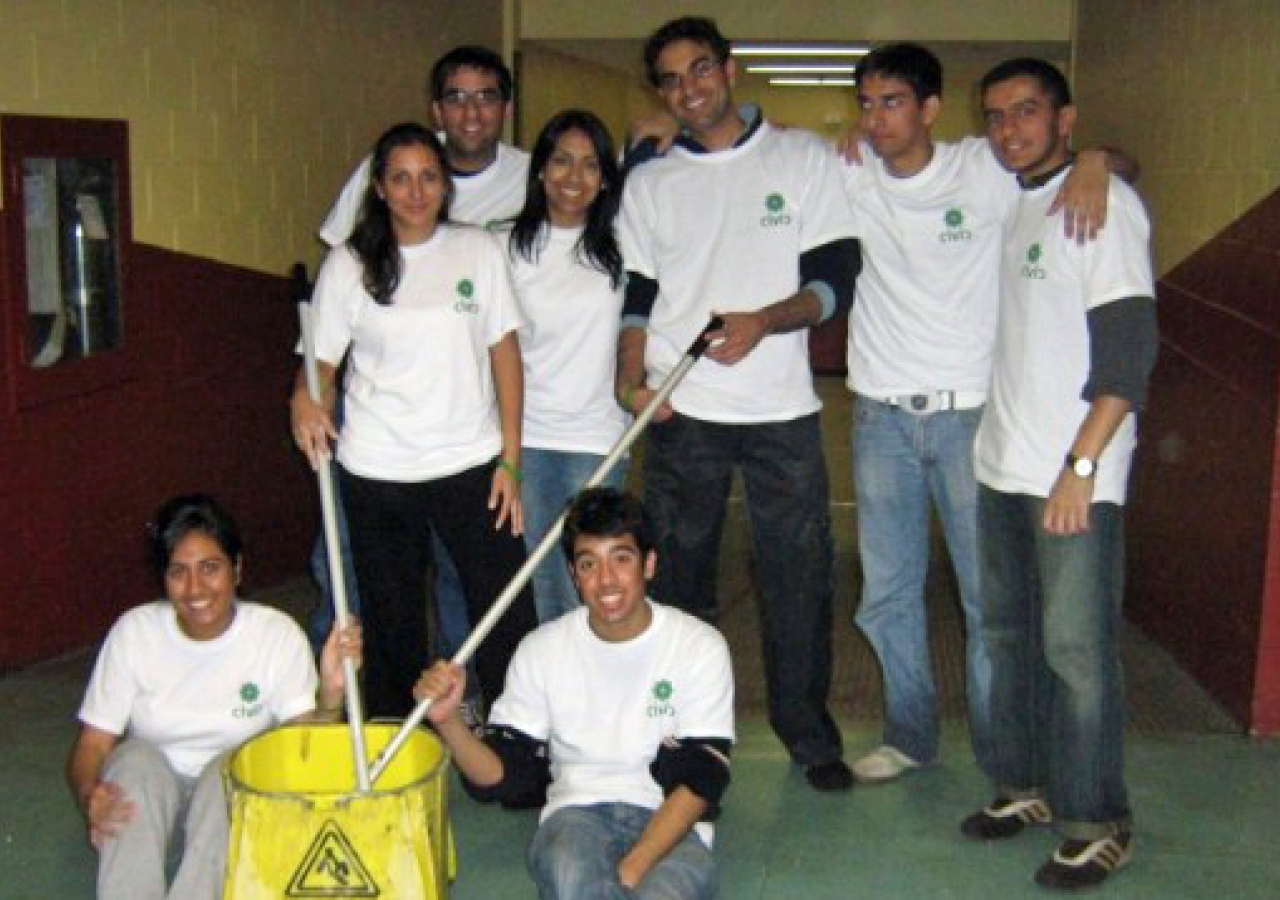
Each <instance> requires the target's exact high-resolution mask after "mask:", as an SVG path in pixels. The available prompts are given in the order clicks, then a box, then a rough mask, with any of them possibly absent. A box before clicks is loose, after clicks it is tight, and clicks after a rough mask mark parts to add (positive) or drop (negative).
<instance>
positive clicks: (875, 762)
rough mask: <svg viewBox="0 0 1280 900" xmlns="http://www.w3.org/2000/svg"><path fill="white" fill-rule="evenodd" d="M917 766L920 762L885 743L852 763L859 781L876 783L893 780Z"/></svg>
mask: <svg viewBox="0 0 1280 900" xmlns="http://www.w3.org/2000/svg"><path fill="white" fill-rule="evenodd" d="M918 768H920V763H918V762H916V761H915V760H914V759H912V758H911V757H910V756H907V754H905V753H903V752H902V751H901V750H899V749H898V748H897V747H890V746H889V745H888V744H885V745H884V746H882V747H878V748H876V749H875V750H872V751H871V752H870V753H868V754H867V755H866V756H864V757H862V759H860V760H858V761H857V762H856V763H854V764H853V774H854V776H855V777H856V778H857V779H858V780H859V781H862V782H865V783H867V784H876V783H879V782H882V781H893V779H895V778H897V777H898V776H899V775H901V774H902V773H903V772H909V771H911V770H912V769H918Z"/></svg>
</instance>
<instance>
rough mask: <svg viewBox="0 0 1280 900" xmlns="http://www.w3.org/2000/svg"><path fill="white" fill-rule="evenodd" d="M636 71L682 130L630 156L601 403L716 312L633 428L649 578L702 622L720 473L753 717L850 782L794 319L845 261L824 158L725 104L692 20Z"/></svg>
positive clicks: (721, 58)
mask: <svg viewBox="0 0 1280 900" xmlns="http://www.w3.org/2000/svg"><path fill="white" fill-rule="evenodd" d="M645 63H646V67H647V69H648V72H649V78H650V81H651V82H652V84H653V85H654V87H655V88H657V90H658V94H659V95H660V97H661V99H662V101H663V102H664V104H665V105H666V108H667V111H668V112H669V113H670V114H671V115H672V116H673V117H674V118H675V119H676V120H677V121H678V122H679V123H680V125H681V126H682V128H683V129H684V134H683V135H682V136H681V137H680V138H679V139H678V140H677V142H676V144H675V146H674V147H673V148H672V150H671V151H670V152H668V153H667V155H666V156H665V157H663V158H662V159H657V160H654V161H652V162H648V163H645V164H644V165H643V166H640V167H638V168H636V169H634V170H633V171H632V173H631V175H630V176H629V177H628V180H627V183H626V186H625V188H624V194H623V202H622V211H621V215H620V216H619V220H618V238H619V243H620V245H621V247H622V253H623V258H624V260H625V262H626V268H627V279H628V280H627V289H626V297H625V299H624V306H623V323H622V324H623V327H622V332H621V335H620V339H619V354H618V376H617V378H618V384H617V388H618V400H619V402H620V403H621V404H622V405H623V406H624V407H625V408H626V409H628V410H629V411H631V412H638V411H639V410H640V409H642V408H643V406H644V404H645V403H646V402H647V401H648V400H649V399H650V398H651V397H652V396H653V394H654V392H655V390H656V388H657V387H658V386H659V385H660V384H661V383H662V381H663V380H664V379H665V378H666V377H667V376H668V375H669V374H670V372H671V371H672V369H673V367H674V366H675V365H676V363H677V360H678V359H679V358H680V356H681V355H682V353H683V352H684V349H685V348H686V347H688V346H689V344H690V343H691V342H692V341H693V340H694V338H696V337H697V335H698V334H699V333H700V332H701V331H702V330H703V329H704V328H706V326H707V322H708V320H709V319H710V317H711V315H712V314H713V313H715V314H717V315H719V316H720V317H721V319H722V320H723V325H722V326H721V327H719V328H717V329H716V330H714V331H712V332H710V333H709V337H710V338H711V340H712V345H711V348H710V349H709V350H708V351H707V353H706V354H705V356H704V357H703V359H702V360H701V361H700V362H699V363H698V365H696V366H694V367H693V368H692V369H690V370H689V373H688V374H687V375H686V376H685V377H684V379H683V380H682V381H681V382H680V384H679V386H678V387H677V388H676V389H675V392H674V393H673V394H672V395H671V401H670V404H668V405H667V406H665V407H664V408H663V409H661V410H660V411H659V412H658V415H657V416H656V417H655V421H654V424H653V425H652V426H651V427H650V429H649V432H648V435H647V443H646V448H645V459H644V490H645V503H646V505H647V506H648V508H649V510H650V512H651V513H652V514H653V516H654V519H655V523H656V527H657V529H658V547H659V571H658V575H657V580H656V581H655V589H654V591H655V595H656V596H657V597H659V598H660V599H661V600H663V601H664V602H667V603H670V604H672V605H673V606H677V607H679V608H680V609H684V610H686V611H689V612H693V613H695V614H696V615H698V616H700V617H701V618H704V619H707V620H713V619H714V618H715V617H716V615H717V614H718V611H719V610H718V605H717V597H716V564H717V558H718V554H719V545H720V535H721V530H722V526H723V522H724V514H725V507H726V503H727V500H728V493H729V485H730V482H731V480H732V477H733V472H734V470H735V469H738V470H739V471H740V472H741V474H742V479H743V483H744V485H745V487H746V500H747V514H748V516H749V518H750V522H751V527H752V533H753V537H754V549H755V562H756V566H755V574H756V576H757V581H758V584H759V587H760V600H761V626H762V627H761V631H762V637H763V643H764V658H765V677H766V680H767V689H768V697H769V720H770V724H771V725H772V726H773V728H774V730H775V731H776V732H777V734H778V736H779V737H780V738H781V739H782V741H783V743H784V744H785V745H786V747H787V750H788V751H789V753H790V755H791V758H792V759H793V760H794V761H795V762H796V763H798V764H800V765H802V766H804V767H805V775H806V777H807V779H808V781H809V783H810V784H811V785H812V786H813V787H814V788H816V789H819V790H844V789H847V788H849V787H850V786H851V785H852V783H853V776H852V773H850V771H849V769H848V767H847V766H846V765H845V763H844V762H843V760H842V759H841V756H842V752H843V749H842V746H841V738H840V732H839V729H838V728H837V727H836V724H835V722H834V720H833V719H832V717H831V715H830V712H829V711H828V708H827V700H828V694H829V691H830V682H831V625H832V621H831V619H832V585H831V561H832V540H831V517H830V504H829V497H828V486H827V471H826V462H825V460H824V458H823V452H822V438H821V428H820V424H819V421H818V410H819V408H820V406H821V403H820V402H819V400H818V397H817V394H816V393H815V391H814V387H813V376H812V373H811V372H810V369H809V358H808V344H807V338H808V333H807V331H808V328H809V326H810V325H814V324H817V323H818V322H821V321H823V320H825V319H827V318H830V317H831V316H832V315H835V314H836V313H837V311H838V310H842V309H846V308H847V305H848V303H849V302H850V301H851V300H852V293H853V279H854V276H855V274H856V266H855V265H854V264H853V259H854V258H856V252H857V249H856V241H854V240H853V221H852V216H851V214H850V212H849V209H848V205H847V204H846V203H845V202H844V198H843V193H842V190H841V185H840V181H839V178H840V176H839V171H838V169H837V168H836V166H837V161H836V159H835V157H834V155H833V154H832V153H831V151H830V149H829V148H828V147H827V146H826V145H824V144H823V143H822V141H821V140H820V139H818V138H817V137H816V136H815V135H812V134H809V133H807V132H804V131H801V130H798V129H788V130H786V131H779V130H777V129H774V128H772V127H771V126H770V125H769V124H768V123H767V122H765V121H763V119H762V118H761V116H760V115H759V110H756V109H754V108H751V109H748V110H746V113H747V116H746V117H745V118H744V116H743V115H742V111H740V110H739V109H738V108H737V107H736V106H734V104H733V98H732V93H731V86H732V83H733V80H734V78H735V76H736V68H735V64H734V62H733V60H732V59H731V58H730V56H729V43H728V41H726V40H725V39H724V37H723V36H722V35H721V34H720V33H719V31H718V30H717V28H716V26H715V23H714V22H712V21H711V20H709V19H702V18H693V17H690V18H683V19H677V20H675V21H672V22H668V23H667V24H666V25H664V26H662V28H660V29H658V31H657V32H655V33H654V35H653V36H652V37H651V38H650V39H649V41H648V42H647V44H646V46H645Z"/></svg>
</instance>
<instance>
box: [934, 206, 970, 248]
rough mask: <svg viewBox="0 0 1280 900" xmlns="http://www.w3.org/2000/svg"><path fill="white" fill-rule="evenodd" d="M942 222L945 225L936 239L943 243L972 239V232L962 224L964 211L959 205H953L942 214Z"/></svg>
mask: <svg viewBox="0 0 1280 900" xmlns="http://www.w3.org/2000/svg"><path fill="white" fill-rule="evenodd" d="M942 224H943V225H945V226H946V227H945V228H943V230H942V232H941V233H940V234H939V235H938V240H939V241H941V242H942V243H944V244H952V243H955V242H956V241H971V240H973V232H972V231H970V230H969V229H968V228H965V227H963V226H964V213H963V212H962V211H961V210H960V207H958V206H953V207H951V208H950V209H949V210H947V211H946V212H945V213H943V214H942Z"/></svg>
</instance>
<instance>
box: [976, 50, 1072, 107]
mask: <svg viewBox="0 0 1280 900" xmlns="http://www.w3.org/2000/svg"><path fill="white" fill-rule="evenodd" d="M1023 77H1026V78H1034V79H1035V80H1036V82H1038V83H1039V85H1040V89H1041V90H1043V91H1044V92H1045V93H1046V94H1048V95H1049V102H1051V103H1052V104H1053V107H1054V109H1062V107H1064V106H1070V105H1071V86H1070V85H1069V84H1067V78H1066V76H1065V75H1063V74H1062V72H1061V70H1059V69H1058V67H1057V66H1055V65H1054V64H1053V63H1051V62H1047V61H1046V60H1043V59H1037V58H1035V57H1032V56H1019V57H1017V58H1016V59H1006V60H1005V61H1004V62H1002V63H1000V64H999V65H997V66H996V67H995V68H993V69H992V70H991V71H990V72H988V73H987V74H986V75H983V76H982V81H980V82H978V93H979V95H980V96H983V97H985V96H986V95H987V91H988V90H989V89H990V88H991V86H992V85H996V84H999V83H1000V82H1002V81H1010V80H1012V79H1014V78H1023Z"/></svg>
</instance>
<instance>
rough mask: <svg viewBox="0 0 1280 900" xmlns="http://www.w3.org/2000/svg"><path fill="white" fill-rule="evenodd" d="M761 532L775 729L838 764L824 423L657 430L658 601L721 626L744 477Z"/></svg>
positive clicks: (796, 755) (804, 753)
mask: <svg viewBox="0 0 1280 900" xmlns="http://www.w3.org/2000/svg"><path fill="white" fill-rule="evenodd" d="M735 468H737V469H739V470H740V471H741V472H742V481H743V486H744V488H745V490H746V501H747V504H746V505H747V517H748V520H749V521H750V523H751V536H752V551H753V554H754V556H755V563H756V582H757V584H758V586H759V589H760V625H761V627H760V632H761V634H760V636H761V640H762V642H763V645H764V647H763V650H764V672H765V679H766V687H767V689H768V695H769V722H770V724H771V725H772V726H773V729H774V731H775V732H777V734H778V737H779V738H781V739H782V742H783V744H785V745H786V747H787V750H788V751H790V753H791V757H792V759H794V760H795V761H796V762H798V763H800V764H802V765H814V764H819V763H826V762H831V761H832V760H835V759H839V758H840V756H841V753H842V746H841V739H840V730H839V729H838V728H837V727H836V723H835V721H834V720H833V719H832V717H831V714H830V712H829V711H828V709H827V697H828V694H829V693H830V690H831V666H832V649H831V630H832V583H831V566H832V540H831V512H830V503H829V499H828V498H829V493H828V487H827V466H826V461H825V459H824V458H823V455H822V432H821V429H820V427H819V422H818V414H817V413H813V414H811V415H807V416H802V417H800V418H798V419H793V420H789V421H784V422H759V423H749V424H741V423H723V422H707V421H703V420H700V419H694V418H691V417H689V416H684V415H679V414H677V415H675V416H673V417H672V418H670V419H668V420H667V421H665V422H662V423H660V424H656V425H652V426H650V428H649V434H648V444H647V445H646V448H645V458H644V499H645V505H646V506H647V507H648V509H649V513H650V515H652V516H653V519H654V524H655V527H656V529H657V542H658V572H657V578H656V579H655V580H654V583H653V586H652V595H653V597H654V599H656V600H658V601H660V602H663V603H670V604H671V605H673V606H677V607H679V608H680V609H683V610H685V611H686V612H690V613H693V614H694V615H696V616H698V617H700V618H702V619H705V620H707V621H711V622H714V621H715V619H716V618H717V616H718V614H719V602H718V598H717V594H716V587H717V584H716V573H717V568H718V562H719V556H720V537H721V533H722V532H723V526H724V518H725V504H726V503H727V500H728V496H729V485H730V482H731V481H732V478H733V471H734V469H735Z"/></svg>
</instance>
